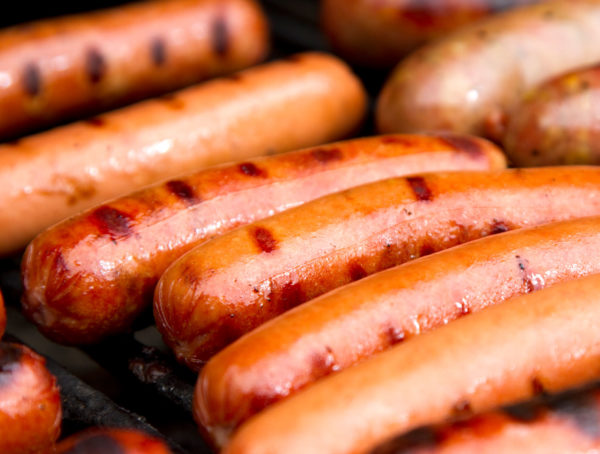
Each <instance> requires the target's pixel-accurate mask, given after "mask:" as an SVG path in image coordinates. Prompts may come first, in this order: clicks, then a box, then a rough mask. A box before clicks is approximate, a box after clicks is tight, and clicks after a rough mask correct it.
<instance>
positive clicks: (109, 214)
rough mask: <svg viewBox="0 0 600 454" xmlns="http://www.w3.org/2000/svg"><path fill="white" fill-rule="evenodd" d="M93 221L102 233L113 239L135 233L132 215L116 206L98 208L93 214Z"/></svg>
mask: <svg viewBox="0 0 600 454" xmlns="http://www.w3.org/2000/svg"><path fill="white" fill-rule="evenodd" d="M91 221H92V222H93V223H94V224H95V225H96V228H97V229H98V230H99V232H100V233H101V234H102V235H108V236H110V238H111V239H112V240H113V241H114V240H115V239H116V238H120V237H127V236H130V235H131V234H132V233H133V232H132V226H131V219H130V217H129V216H128V215H127V214H125V213H123V212H122V211H119V210H117V209H116V208H112V207H109V206H101V207H99V208H97V209H96V210H94V211H93V212H92V214H91Z"/></svg>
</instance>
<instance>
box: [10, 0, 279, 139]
mask: <svg viewBox="0 0 600 454" xmlns="http://www.w3.org/2000/svg"><path fill="white" fill-rule="evenodd" d="M267 49H268V33H267V24H266V18H265V17H264V15H263V13H262V11H261V10H260V8H259V7H258V5H257V4H256V3H255V2H254V1H253V0H167V1H157V0H154V1H148V2H139V3H134V4H130V5H123V6H120V7H118V8H114V9H109V10H105V11H97V12H92V13H84V14H79V15H73V16H66V17H61V18H54V19H46V20H42V21H39V22H33V23H29V24H23V25H17V26H14V27H11V28H7V29H4V30H2V31H0V68H1V72H0V111H2V112H10V115H2V117H1V118H0V138H6V137H9V136H12V137H14V136H16V135H19V134H21V133H23V132H26V131H29V130H32V129H35V128H39V127H41V126H47V125H50V124H52V123H56V122H58V121H61V120H66V119H71V118H75V117H77V116H82V115H86V114H90V113H93V112H99V111H100V110H102V109H107V108H111V107H116V106H117V105H119V104H124V103H126V102H131V101H134V100H137V99H141V98H142V97H146V96H150V95H156V94H159V93H163V92H166V91H169V90H173V89H175V88H180V87H183V86H185V85H189V84H191V83H194V82H198V81H200V80H202V79H206V78H209V77H212V76H217V75H220V74H225V73H228V72H232V71H236V70H239V69H242V68H244V67H247V66H250V65H252V64H254V63H257V62H258V61H260V60H261V59H262V58H263V57H264V56H265V54H266V52H267Z"/></svg>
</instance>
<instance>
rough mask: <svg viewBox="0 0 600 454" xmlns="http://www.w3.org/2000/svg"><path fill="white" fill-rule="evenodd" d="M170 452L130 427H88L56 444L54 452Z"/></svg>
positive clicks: (157, 453)
mask: <svg viewBox="0 0 600 454" xmlns="http://www.w3.org/2000/svg"><path fill="white" fill-rule="evenodd" d="M96 453H104V454H113V453H114V454H171V450H170V449H169V448H168V447H167V445H166V444H165V443H164V442H163V441H161V440H159V439H158V438H156V437H153V436H150V435H148V434H145V433H143V432H139V431H136V430H131V429H110V428H102V429H88V430H85V431H83V432H80V433H77V434H75V435H72V436H70V437H69V438H67V439H65V440H63V441H61V442H60V443H58V445H57V446H56V454H96Z"/></svg>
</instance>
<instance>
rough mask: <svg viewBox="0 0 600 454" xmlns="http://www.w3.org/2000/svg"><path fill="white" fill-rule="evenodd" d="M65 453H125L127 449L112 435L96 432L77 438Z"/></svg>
mask: <svg viewBox="0 0 600 454" xmlns="http://www.w3.org/2000/svg"><path fill="white" fill-rule="evenodd" d="M65 454H125V449H123V447H122V446H121V444H120V443H119V442H117V441H116V440H115V439H114V438H112V437H111V436H110V435H105V434H94V435H87V436H84V437H83V438H80V439H79V440H77V441H76V442H75V444H74V445H73V446H72V447H71V449H69V450H68V451H65Z"/></svg>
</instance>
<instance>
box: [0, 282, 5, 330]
mask: <svg viewBox="0 0 600 454" xmlns="http://www.w3.org/2000/svg"><path fill="white" fill-rule="evenodd" d="M5 329H6V309H5V308H4V298H3V297H2V292H0V339H1V338H2V336H3V334H4V330H5Z"/></svg>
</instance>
